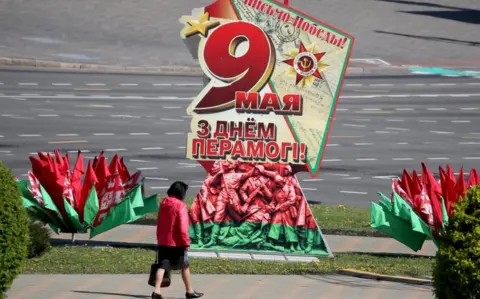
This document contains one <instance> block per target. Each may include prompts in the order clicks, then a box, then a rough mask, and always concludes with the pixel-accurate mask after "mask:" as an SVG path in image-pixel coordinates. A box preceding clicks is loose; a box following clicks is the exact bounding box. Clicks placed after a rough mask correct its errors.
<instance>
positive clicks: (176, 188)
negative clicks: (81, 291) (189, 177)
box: [167, 181, 188, 200]
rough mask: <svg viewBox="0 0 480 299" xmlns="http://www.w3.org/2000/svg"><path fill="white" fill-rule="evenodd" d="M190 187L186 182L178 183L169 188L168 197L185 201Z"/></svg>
mask: <svg viewBox="0 0 480 299" xmlns="http://www.w3.org/2000/svg"><path fill="white" fill-rule="evenodd" d="M187 190H188V185H187V184H185V183H184V182H180V181H176V182H175V183H173V184H172V185H171V186H170V188H168V191H167V195H168V196H172V197H176V198H178V199H181V200H184V199H185V195H186V194H187Z"/></svg>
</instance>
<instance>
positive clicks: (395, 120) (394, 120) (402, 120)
mask: <svg viewBox="0 0 480 299" xmlns="http://www.w3.org/2000/svg"><path fill="white" fill-rule="evenodd" d="M387 121H389V122H404V121H405V120H404V119H387Z"/></svg>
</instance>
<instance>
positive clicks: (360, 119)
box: [352, 118, 370, 121]
mask: <svg viewBox="0 0 480 299" xmlns="http://www.w3.org/2000/svg"><path fill="white" fill-rule="evenodd" d="M352 120H356V121H370V118H353V119H352Z"/></svg>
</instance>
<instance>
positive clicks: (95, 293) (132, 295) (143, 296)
mask: <svg viewBox="0 0 480 299" xmlns="http://www.w3.org/2000/svg"><path fill="white" fill-rule="evenodd" d="M72 292H74V293H81V294H91V295H108V296H118V297H127V298H150V296H149V295H134V294H123V293H109V292H93V291H72ZM164 298H165V299H182V298H180V297H164Z"/></svg>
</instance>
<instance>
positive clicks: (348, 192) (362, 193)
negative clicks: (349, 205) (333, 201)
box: [340, 190, 368, 195]
mask: <svg viewBox="0 0 480 299" xmlns="http://www.w3.org/2000/svg"><path fill="white" fill-rule="evenodd" d="M340 193H346V194H361V195H366V194H368V192H361V191H346V190H342V191H340Z"/></svg>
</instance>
